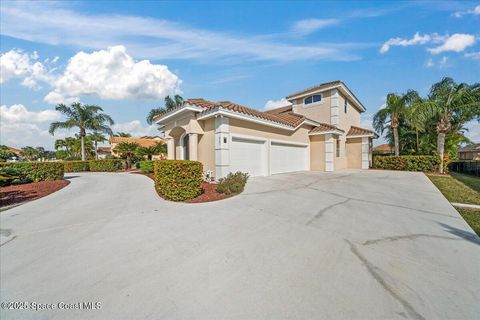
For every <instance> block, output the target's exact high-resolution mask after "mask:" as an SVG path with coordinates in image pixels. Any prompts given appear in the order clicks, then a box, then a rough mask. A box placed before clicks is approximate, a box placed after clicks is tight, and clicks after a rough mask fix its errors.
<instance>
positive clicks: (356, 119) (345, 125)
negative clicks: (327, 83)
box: [338, 94, 361, 133]
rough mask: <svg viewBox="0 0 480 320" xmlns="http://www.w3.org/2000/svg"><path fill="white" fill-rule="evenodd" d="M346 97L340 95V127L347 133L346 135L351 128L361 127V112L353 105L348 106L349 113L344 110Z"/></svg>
mask: <svg viewBox="0 0 480 320" xmlns="http://www.w3.org/2000/svg"><path fill="white" fill-rule="evenodd" d="M344 103H345V97H344V96H343V95H342V94H340V95H339V110H338V116H339V123H338V127H339V128H340V129H342V130H343V131H345V133H347V132H348V130H350V126H357V127H359V126H360V115H361V113H360V111H358V109H356V108H355V107H354V106H353V105H352V104H351V103H349V104H348V108H347V113H345V108H344Z"/></svg>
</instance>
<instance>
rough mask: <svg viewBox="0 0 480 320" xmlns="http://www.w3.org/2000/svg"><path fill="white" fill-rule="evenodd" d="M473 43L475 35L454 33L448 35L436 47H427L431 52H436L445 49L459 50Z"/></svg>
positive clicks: (444, 50)
mask: <svg viewBox="0 0 480 320" xmlns="http://www.w3.org/2000/svg"><path fill="white" fill-rule="evenodd" d="M474 43H475V36H473V35H471V34H463V33H455V34H453V35H451V36H450V37H448V38H447V39H446V40H445V42H444V43H443V44H441V45H440V46H438V47H435V48H430V49H428V51H429V52H431V53H432V54H438V53H441V52H446V51H454V52H461V51H463V50H465V49H466V48H467V47H470V46H471V45H473V44H474Z"/></svg>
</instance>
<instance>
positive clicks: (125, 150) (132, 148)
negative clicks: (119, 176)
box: [114, 142, 140, 169]
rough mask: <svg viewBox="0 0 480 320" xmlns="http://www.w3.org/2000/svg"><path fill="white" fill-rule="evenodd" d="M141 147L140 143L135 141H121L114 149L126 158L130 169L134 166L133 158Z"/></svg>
mask: <svg viewBox="0 0 480 320" xmlns="http://www.w3.org/2000/svg"><path fill="white" fill-rule="evenodd" d="M139 147H140V145H139V144H138V143H135V142H120V143H119V144H117V145H116V146H115V148H114V151H115V152H117V153H119V154H120V156H121V157H122V158H125V159H126V162H127V169H130V168H131V167H132V159H133V158H134V157H135V154H136V153H137V149H138V148H139Z"/></svg>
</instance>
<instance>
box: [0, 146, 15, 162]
mask: <svg viewBox="0 0 480 320" xmlns="http://www.w3.org/2000/svg"><path fill="white" fill-rule="evenodd" d="M15 156H17V155H16V154H15V153H14V152H12V151H10V150H9V149H8V147H7V146H5V145H0V162H5V161H7V159H9V158H11V157H15Z"/></svg>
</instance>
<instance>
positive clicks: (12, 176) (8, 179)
mask: <svg viewBox="0 0 480 320" xmlns="http://www.w3.org/2000/svg"><path fill="white" fill-rule="evenodd" d="M20 177H21V176H20V172H19V171H18V170H16V169H14V168H8V167H6V168H0V187H5V186H9V185H11V184H12V183H13V182H14V181H15V180H19V179H20Z"/></svg>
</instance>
